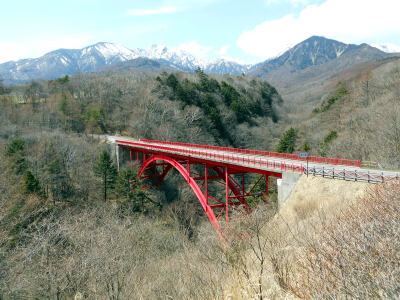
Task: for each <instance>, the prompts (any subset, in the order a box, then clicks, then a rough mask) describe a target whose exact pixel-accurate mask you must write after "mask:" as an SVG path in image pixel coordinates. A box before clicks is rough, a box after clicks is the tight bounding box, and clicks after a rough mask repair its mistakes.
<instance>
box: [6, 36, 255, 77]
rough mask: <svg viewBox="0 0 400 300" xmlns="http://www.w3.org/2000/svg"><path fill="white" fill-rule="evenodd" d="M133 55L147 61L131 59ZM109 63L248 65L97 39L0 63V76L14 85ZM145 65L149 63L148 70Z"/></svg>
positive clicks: (235, 70) (222, 69) (234, 68)
mask: <svg viewBox="0 0 400 300" xmlns="http://www.w3.org/2000/svg"><path fill="white" fill-rule="evenodd" d="M137 58H146V59H148V60H141V61H136V62H131V60H135V59H137ZM150 60H152V61H153V62H150ZM144 62H146V63H145V64H144ZM125 63H126V66H124V64H125ZM139 65H140V66H139ZM112 66H115V68H116V69H121V68H122V69H129V70H137V71H152V72H155V71H165V70H175V71H186V72H193V71H194V70H196V69H197V68H198V67H200V68H202V69H203V70H205V72H210V73H217V74H241V73H243V72H246V71H247V70H248V68H249V66H246V65H240V64H238V63H235V62H231V61H227V60H224V59H218V60H216V61H202V60H199V59H197V58H196V57H195V56H193V55H192V54H190V53H188V52H185V51H183V50H179V49H169V48H167V47H165V46H158V45H153V46H151V47H150V48H149V49H147V50H146V49H140V48H137V49H133V50H131V49H128V48H125V47H123V46H121V45H117V44H113V43H105V42H101V43H97V44H95V45H91V46H88V47H85V48H83V49H59V50H55V51H52V52H49V53H47V54H45V55H43V56H41V57H39V58H32V59H22V60H18V61H10V62H6V63H3V64H0V78H3V79H4V80H5V82H6V83H7V84H10V83H11V84H17V83H23V82H28V81H31V80H37V79H54V78H57V77H62V76H64V75H73V74H77V73H87V72H95V71H97V70H103V69H104V68H106V69H110V68H112ZM146 66H149V69H148V68H146Z"/></svg>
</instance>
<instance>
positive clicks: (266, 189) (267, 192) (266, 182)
mask: <svg viewBox="0 0 400 300" xmlns="http://www.w3.org/2000/svg"><path fill="white" fill-rule="evenodd" d="M264 178H265V193H264V196H265V197H267V196H268V195H269V183H268V180H269V176H268V175H264ZM265 205H266V206H268V198H266V200H265Z"/></svg>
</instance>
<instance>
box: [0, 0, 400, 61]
mask: <svg viewBox="0 0 400 300" xmlns="http://www.w3.org/2000/svg"><path fill="white" fill-rule="evenodd" d="M399 12H400V0H379V1H374V0H140V1H139V0H68V1H64V0H57V1H55V0H35V1H33V0H25V1H24V0H13V1H3V3H2V4H1V17H0V62H5V61H8V60H17V59H21V58H28V57H38V56H41V55H43V54H45V53H46V52H49V51H51V50H55V49H58V48H82V47H85V46H88V45H91V44H94V43H97V42H100V41H105V42H113V43H118V44H121V45H123V46H125V47H128V48H131V49H132V48H148V47H149V46H151V45H153V44H162V45H166V46H168V47H173V48H182V49H185V50H187V51H189V52H191V53H193V54H195V55H197V56H200V57H203V58H212V57H229V58H234V59H235V60H238V61H241V62H245V63H254V62H258V61H262V60H265V59H267V58H270V57H274V56H277V55H278V54H280V53H282V52H283V51H285V50H287V49H288V48H289V47H291V46H293V45H295V44H296V43H298V42H301V41H302V40H304V39H306V38H308V37H309V36H312V35H322V36H325V37H327V38H332V39H336V40H339V41H343V42H346V43H356V44H359V43H363V42H366V43H369V44H390V45H391V46H392V47H394V48H395V49H398V50H399V51H400V17H399Z"/></svg>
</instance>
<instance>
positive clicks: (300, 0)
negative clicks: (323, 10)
mask: <svg viewBox="0 0 400 300" xmlns="http://www.w3.org/2000/svg"><path fill="white" fill-rule="evenodd" d="M282 2H288V3H290V4H291V5H293V6H295V7H297V6H300V5H303V6H304V5H307V4H309V3H310V2H311V0H283V1H282V0H265V3H266V4H267V5H272V4H276V3H282Z"/></svg>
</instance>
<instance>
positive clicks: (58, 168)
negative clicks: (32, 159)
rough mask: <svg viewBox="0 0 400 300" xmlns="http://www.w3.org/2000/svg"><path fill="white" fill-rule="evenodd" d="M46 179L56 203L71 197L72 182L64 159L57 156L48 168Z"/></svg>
mask: <svg viewBox="0 0 400 300" xmlns="http://www.w3.org/2000/svg"><path fill="white" fill-rule="evenodd" d="M46 179H47V184H48V185H49V187H50V191H51V193H52V197H53V200H54V201H56V200H58V201H61V200H65V199H67V198H69V197H70V196H71V194H72V186H71V184H70V182H71V180H70V177H69V175H68V172H67V168H66V166H65V163H64V161H63V160H62V159H59V158H57V156H56V157H54V158H53V159H52V160H51V161H50V162H49V163H48V165H47V168H46Z"/></svg>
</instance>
